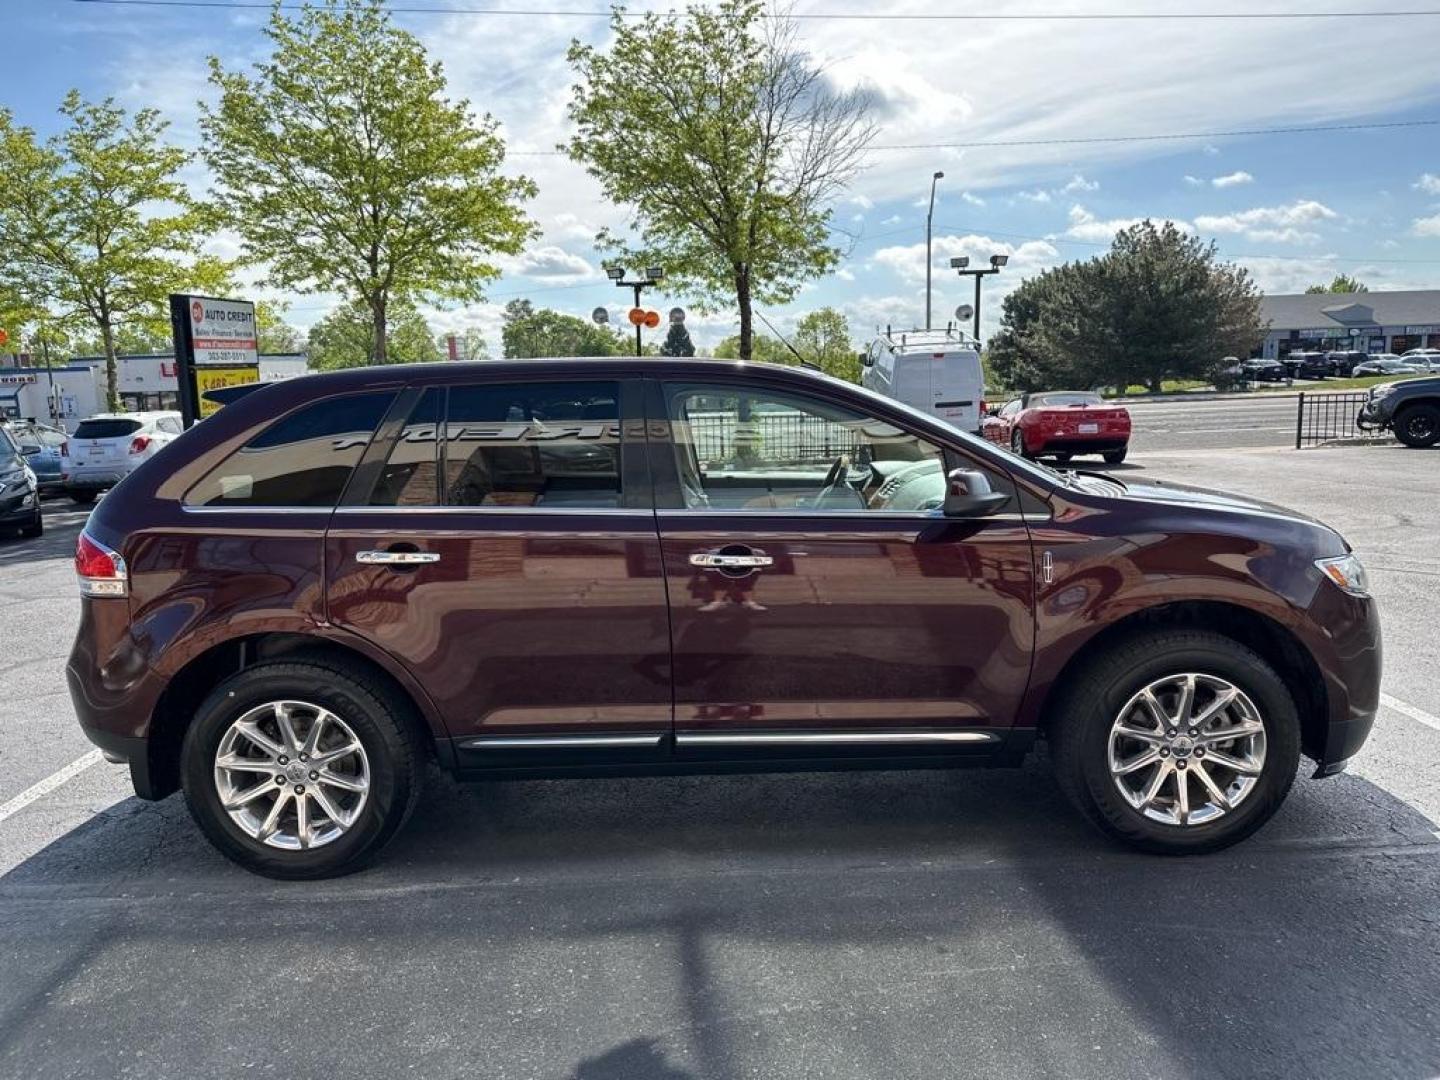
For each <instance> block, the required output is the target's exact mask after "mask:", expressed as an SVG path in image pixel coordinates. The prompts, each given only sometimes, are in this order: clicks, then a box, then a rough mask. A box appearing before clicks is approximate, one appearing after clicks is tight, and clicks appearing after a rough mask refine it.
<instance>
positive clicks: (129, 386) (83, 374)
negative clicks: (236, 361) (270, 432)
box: [0, 353, 307, 430]
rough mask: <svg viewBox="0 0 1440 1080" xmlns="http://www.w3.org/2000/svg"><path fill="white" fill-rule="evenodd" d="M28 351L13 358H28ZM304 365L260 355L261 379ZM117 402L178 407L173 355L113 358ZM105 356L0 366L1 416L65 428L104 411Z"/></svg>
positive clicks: (301, 358) (296, 358) (130, 408)
mask: <svg viewBox="0 0 1440 1080" xmlns="http://www.w3.org/2000/svg"><path fill="white" fill-rule="evenodd" d="M31 359H33V358H31V357H29V356H20V357H16V358H15V360H17V361H27V360H31ZM306 370H307V367H306V357H305V354H304V353H274V354H265V353H262V354H261V356H260V380H261V381H262V382H268V381H270V380H273V379H289V378H294V377H295V376H296V375H304V374H305V372H306ZM115 374H116V379H117V382H118V385H119V390H120V401H121V405H122V407H123V408H124V410H125V411H127V412H143V411H148V410H153V409H177V410H178V409H179V408H180V403H179V401H180V399H179V393H180V387H179V382H178V381H177V379H176V375H175V357H174V356H173V355H170V354H155V353H146V354H137V355H122V356H118V357H116V366H115ZM105 411H106V410H105V358H104V357H103V356H77V357H76V358H75V359H73V360H71V361H70V362H69V363H68V364H66V365H65V366H64V367H58V366H57V367H54V368H51V369H46V368H43V367H25V366H13V367H7V366H3V365H0V416H8V417H12V418H14V417H26V418H31V419H35V420H44V421H49V422H56V423H59V424H60V426H62V427H64V428H66V429H67V430H69V429H71V428H73V427H74V426H75V424H76V423H78V422H79V421H81V420H84V419H85V418H86V417H87V416H94V415H95V414H96V413H98V412H105Z"/></svg>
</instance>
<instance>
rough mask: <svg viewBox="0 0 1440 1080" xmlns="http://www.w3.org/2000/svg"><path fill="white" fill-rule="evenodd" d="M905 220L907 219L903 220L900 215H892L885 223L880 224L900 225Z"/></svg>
mask: <svg viewBox="0 0 1440 1080" xmlns="http://www.w3.org/2000/svg"><path fill="white" fill-rule="evenodd" d="M904 220H905V219H904V218H902V217H901V216H900V215H899V214H891V215H890V216H889V217H887V218H886V219H885V220H884V221H882V222H880V224H881V225H899V224H900V222H902V221H904Z"/></svg>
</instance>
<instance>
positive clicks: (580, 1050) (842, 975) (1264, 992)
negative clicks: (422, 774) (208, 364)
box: [0, 401, 1440, 1080]
mask: <svg viewBox="0 0 1440 1080" xmlns="http://www.w3.org/2000/svg"><path fill="white" fill-rule="evenodd" d="M1291 407H1292V408H1293V401H1292V402H1291ZM1261 426H1263V425H1261ZM1177 441H1178V442H1184V440H1177ZM1077 464H1079V463H1078V462H1077ZM1082 467H1083V466H1082ZM1115 471H1116V473H1117V475H1122V476H1123V475H1126V474H1133V475H1155V476H1162V477H1169V478H1172V479H1176V480H1182V481H1186V482H1191V483H1200V484H1206V485H1209V486H1214V487H1221V488H1230V489H1234V490H1240V491H1245V492H1249V493H1251V494H1254V495H1258V496H1261V497H1265V498H1269V499H1272V500H1274V501H1277V502H1281V503H1286V504H1289V505H1292V506H1294V507H1296V508H1298V509H1301V510H1305V511H1307V512H1310V513H1312V514H1314V515H1316V516H1318V517H1321V518H1323V519H1325V520H1327V521H1329V522H1330V523H1332V524H1334V525H1336V526H1337V527H1338V528H1340V529H1341V531H1342V532H1344V533H1345V534H1346V536H1347V537H1348V538H1349V539H1350V541H1351V542H1352V544H1354V546H1355V547H1356V548H1357V550H1358V551H1359V552H1360V553H1361V554H1362V556H1363V557H1364V558H1365V559H1366V561H1367V564H1368V565H1369V567H1370V569H1371V571H1372V577H1373V587H1374V591H1375V593H1376V595H1377V597H1378V598H1379V601H1380V604H1381V607H1382V617H1383V620H1384V627H1385V637H1386V642H1385V647H1386V673H1385V683H1384V692H1385V707H1384V708H1383V710H1382V714H1381V717H1380V721H1379V723H1378V725H1377V728H1376V731H1375V733H1374V735H1373V736H1372V738H1371V741H1370V743H1369V744H1368V745H1367V747H1366V749H1365V751H1364V752H1363V754H1362V756H1361V757H1360V759H1359V760H1358V761H1357V762H1356V763H1355V765H1354V767H1353V768H1352V771H1351V772H1350V773H1349V774H1347V775H1344V776H1341V777H1338V778H1335V779H1331V780H1326V781H1316V782H1310V781H1308V780H1303V779H1302V780H1300V781H1298V782H1297V785H1296V788H1295V790H1294V792H1293V794H1292V796H1291V798H1290V800H1289V802H1288V803H1287V805H1286V806H1285V808H1284V809H1283V810H1282V811H1281V813H1280V814H1279V815H1278V816H1277V818H1276V819H1275V820H1274V821H1273V822H1272V823H1271V824H1270V825H1269V826H1268V827H1267V828H1266V829H1265V830H1264V831H1263V832H1261V833H1260V834H1259V835H1258V836H1257V837H1255V838H1254V839H1252V840H1251V841H1249V842H1247V843H1245V844H1242V845H1240V846H1239V847H1237V848H1233V849H1231V850H1229V851H1227V852H1224V853H1221V854H1219V855H1215V856H1209V857H1205V858H1198V859H1189V860H1174V859H1155V858H1151V857H1146V856H1139V855H1134V854H1131V853H1128V852H1126V851H1123V850H1119V849H1117V848H1115V847H1112V846H1111V845H1110V844H1108V843H1107V842H1106V841H1104V840H1103V839H1101V838H1100V837H1099V836H1098V835H1096V834H1093V833H1092V832H1090V831H1089V830H1088V829H1087V828H1086V827H1085V826H1083V825H1082V824H1081V823H1080V822H1079V821H1078V820H1077V819H1076V817H1075V816H1074V815H1073V814H1072V813H1071V811H1070V810H1069V808H1068V807H1067V806H1066V805H1065V804H1064V803H1063V802H1062V799H1061V797H1060V794H1059V792H1058V791H1057V790H1056V788H1055V785H1054V783H1053V781H1052V780H1051V778H1050V775H1049V773H1048V771H1047V768H1046V766H1045V763H1044V762H1043V761H1038V762H1032V763H1031V764H1030V765H1028V766H1027V767H1026V768H1024V769H1022V770H1019V771H1014V772H1007V771H986V772H981V771H973V772H960V773H945V772H936V773H874V774H829V775H806V776H776V777H725V778H714V777H705V778H684V779H658V780H657V779H645V780H614V781H585V782H527V783H511V784H494V785H488V786H476V787H458V786H456V785H454V784H451V783H448V782H446V781H445V780H443V779H441V778H439V777H435V778H434V782H433V783H432V785H431V787H430V789H429V791H428V792H427V794H426V797H425V798H424V800H423V802H422V805H421V808H420V810H419V812H418V813H417V815H416V818H415V819H414V820H413V821H412V822H411V824H410V825H409V826H408V827H407V829H406V830H405V831H404V833H402V835H401V836H400V837H399V839H398V840H397V842H396V843H395V844H394V845H392V847H391V848H390V849H389V850H388V852H387V854H386V856H385V857H384V858H383V860H382V862H381V863H380V864H379V865H378V866H376V867H375V868H373V869H372V870H369V871H367V872H365V873H363V874H360V875H357V876H354V877H351V878H346V879H342V880H338V881H332V882H323V883H319V884H309V885H299V884H281V883H276V882H271V881H267V880H263V879H260V878H255V877H251V876H249V875H247V874H245V873H244V872H242V871H240V870H237V869H235V868H233V867H232V866H230V865H229V864H228V863H226V862H225V861H224V860H223V859H221V857H220V856H218V855H217V854H215V853H214V852H213V851H212V850H211V849H210V847H209V846H208V845H207V844H206V843H205V841H204V840H203V839H202V838H201V837H200V835H199V833H198V832H197V831H196V830H195V829H194V828H193V827H192V826H191V823H190V821H189V818H188V815H187V814H186V812H185V809H184V807H183V805H182V804H181V802H180V800H179V799H177V798H172V799H170V800H167V801H166V802H164V803H160V804H148V803H142V802H139V801H138V800H136V799H134V798H133V797H131V796H130V795H129V794H128V785H127V782H126V780H125V777H124V775H123V773H122V772H121V771H120V770H119V769H115V768H113V767H111V766H108V765H104V764H86V765H84V766H83V767H79V768H77V770H76V771H75V772H74V774H73V775H65V774H64V773H63V772H61V770H63V769H65V767H67V766H69V765H71V764H72V763H76V762H87V761H91V760H93V759H89V758H87V757H86V755H87V753H88V752H89V750H90V748H89V744H88V743H86V742H85V740H84V739H83V737H82V736H81V735H80V733H79V731H78V730H77V729H76V727H75V725H74V721H73V717H72V714H71V708H70V703H69V699H68V696H67V694H66V693H65V689H64V684H63V677H62V674H61V673H62V670H63V664H64V658H65V655H66V653H67V652H68V649H69V644H70V639H71V636H72V635H73V632H74V623H75V619H76V616H77V612H78V600H77V599H76V596H75V589H74V584H73V580H72V576H71V570H70V562H69V555H70V548H71V545H72V544H73V539H74V535H75V533H76V531H77V530H78V528H79V527H80V525H81V524H82V522H83V518H84V513H83V511H79V510H77V509H74V508H71V507H70V506H69V505H68V504H66V503H64V502H59V503H53V504H50V505H49V506H48V507H47V527H48V530H49V531H48V532H47V535H46V536H45V537H44V538H42V539H40V540H37V541H28V542H16V541H0V613H3V623H0V626H3V634H4V637H3V641H4V649H3V655H0V1077H27V1078H32V1077H33V1078H42V1077H71V1076H73V1077H93V1076H143V1077H169V1076H174V1077H187V1078H189V1077H200V1076H206V1077H208V1076H229V1075H240V1074H243V1075H276V1076H312V1075H327V1076H328V1075H335V1076H358V1077H371V1076H376V1077H380V1076H384V1077H389V1076H396V1075H417V1076H445V1077H450V1076H477V1077H519V1078H530V1077H556V1078H565V1077H573V1078H576V1080H612V1078H613V1080H619V1078H627V1080H646V1078H665V1080H681V1078H694V1080H701V1078H704V1080H720V1078H731V1077H748V1076H754V1077H787V1078H789V1077H867V1078H868V1077H886V1078H894V1077H939V1076H971V1075H973V1076H985V1077H1034V1076H1044V1075H1050V1076H1064V1077H1096V1078H1100V1077H1104V1078H1120V1077H1191V1076H1194V1077H1200V1076H1205V1077H1255V1076H1267V1077H1306V1078H1309V1077H1364V1078H1375V1077H1415V1078H1431V1077H1436V1076H1440V901H1437V897H1440V833H1437V829H1440V824H1437V823H1440V720H1437V719H1436V715H1435V714H1437V713H1440V705H1437V700H1436V697H1437V696H1436V693H1435V689H1436V671H1437V669H1440V642H1437V637H1436V633H1435V625H1436V618H1435V615H1436V612H1437V610H1440V569H1437V567H1436V565H1435V562H1434V559H1433V552H1435V551H1436V550H1437V548H1440V515H1437V513H1436V508H1437V507H1440V451H1430V452H1425V451H1407V450H1402V449H1400V448H1398V447H1368V448H1347V449H1322V450H1308V451H1303V452H1299V453H1296V452H1293V451H1286V450H1282V449H1274V448H1270V449H1263V448H1262V449H1231V450H1223V451H1214V450H1195V449H1166V450H1161V451H1149V452H1147V451H1144V450H1140V452H1137V453H1136V454H1135V455H1134V456H1133V458H1132V460H1131V461H1130V462H1128V463H1127V464H1126V465H1125V466H1122V467H1120V468H1119V469H1117V470H1115ZM57 775H59V776H60V777H61V779H60V780H59V782H56V783H54V786H53V788H45V787H44V785H46V784H49V783H51V782H53V781H54V778H55V777H56V776H57ZM37 784H40V785H42V791H41V794H39V795H38V796H37V797H35V798H34V799H33V801H27V802H24V803H23V804H17V803H16V802H15V800H16V799H17V797H20V796H22V793H25V792H27V791H28V792H34V791H35V790H37V789H36V787H35V785H37ZM25 798H29V796H25Z"/></svg>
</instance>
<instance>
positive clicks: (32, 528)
mask: <svg viewBox="0 0 1440 1080" xmlns="http://www.w3.org/2000/svg"><path fill="white" fill-rule="evenodd" d="M20 535H21V536H23V537H24V538H25V539H26V540H34V539H35V538H36V537H37V536H44V535H45V519H44V518H43V517H42V516H41V515H40V508H39V507H36V508H35V520H34V521H32V522H31V523H30V524H29V525H26V526H25V527H24V528H23V529H21V530H20Z"/></svg>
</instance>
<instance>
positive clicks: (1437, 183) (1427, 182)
mask: <svg viewBox="0 0 1440 1080" xmlns="http://www.w3.org/2000/svg"><path fill="white" fill-rule="evenodd" d="M1410 186H1411V187H1413V188H1414V189H1415V190H1416V191H1423V192H1425V194H1426V195H1440V176H1436V175H1435V174H1434V173H1428V172H1427V173H1421V174H1420V179H1419V180H1416V181H1415V183H1413V184H1411V185H1410Z"/></svg>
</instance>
